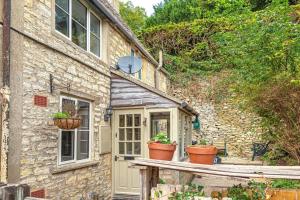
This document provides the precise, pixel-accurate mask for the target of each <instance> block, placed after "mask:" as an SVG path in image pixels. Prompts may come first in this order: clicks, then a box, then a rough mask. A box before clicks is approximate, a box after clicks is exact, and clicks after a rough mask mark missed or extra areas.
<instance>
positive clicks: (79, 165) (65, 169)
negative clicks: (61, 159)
mask: <svg viewBox="0 0 300 200" xmlns="http://www.w3.org/2000/svg"><path fill="white" fill-rule="evenodd" d="M98 164H99V161H89V162H85V163H76V164H68V165H66V166H62V167H57V168H54V169H51V170H50V172H51V174H59V173H63V172H68V171H73V170H76V169H81V168H86V167H90V166H94V165H98Z"/></svg>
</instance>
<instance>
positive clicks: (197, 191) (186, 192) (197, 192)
mask: <svg viewBox="0 0 300 200" xmlns="http://www.w3.org/2000/svg"><path fill="white" fill-rule="evenodd" d="M204 195H205V194H204V191H203V186H201V185H196V184H191V185H190V186H189V187H188V188H187V189H185V187H182V191H180V192H175V193H173V194H172V196H171V197H169V200H182V199H193V197H203V196H204Z"/></svg>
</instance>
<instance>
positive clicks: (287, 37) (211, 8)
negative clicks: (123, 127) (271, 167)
mask: <svg viewBox="0 0 300 200" xmlns="http://www.w3.org/2000/svg"><path fill="white" fill-rule="evenodd" d="M203 2H204V3H203ZM250 2H251V1H250ZM260 2H262V1H260ZM144 24H145V25H143V29H140V30H136V32H137V33H138V35H139V37H140V39H141V40H142V41H143V42H144V44H145V46H147V47H148V48H149V50H150V51H151V52H152V53H153V54H154V55H157V50H159V49H162V50H163V51H164V54H165V56H164V58H165V61H164V66H165V68H166V69H167V70H168V71H169V72H170V74H171V78H172V80H173V84H174V85H175V88H176V90H173V93H174V94H177V95H179V96H180V94H182V93H185V94H186V95H184V97H185V98H187V100H188V101H190V102H191V103H192V104H194V105H199V109H200V110H201V109H204V110H202V113H206V114H205V115H202V116H201V117H202V118H203V120H202V121H204V122H205V123H206V124H210V125H211V123H214V125H212V126H214V128H215V123H217V124H218V121H220V123H219V124H221V125H219V129H218V130H217V131H211V130H210V129H205V127H203V129H204V130H205V131H206V133H207V134H202V135H204V136H205V135H206V136H207V135H211V134H214V133H215V132H224V130H225V131H226V129H230V130H227V132H229V133H228V135H229V136H231V135H233V134H234V133H233V132H235V131H236V132H237V133H238V134H236V135H237V136H236V137H235V141H236V143H238V146H239V147H237V148H240V147H242V146H243V141H245V140H249V142H248V146H249V148H250V146H251V144H252V142H253V141H254V140H255V139H256V136H258V135H259V136H260V137H261V139H260V140H263V141H265V142H267V141H271V144H272V145H271V151H270V152H269V153H268V154H267V156H266V158H267V159H268V160H269V161H271V162H273V163H274V164H276V163H278V162H281V163H282V162H283V163H284V164H293V163H300V135H299V133H300V74H299V69H300V6H299V5H297V1H286V2H285V1H275V0H274V1H273V2H271V1H268V2H266V3H265V4H264V5H261V4H259V3H255V2H254V3H253V1H252V3H250V4H249V3H248V2H246V1H244V0H239V1H234V3H231V1H218V0H215V1H213V0H211V1H196V0H185V1H183V0H165V2H164V3H163V4H160V5H158V6H156V8H155V13H154V15H153V16H151V17H149V18H148V19H146V21H145V23H144ZM187 86H188V87H187ZM178 88H179V90H180V91H178ZM204 102H206V103H207V104H205V103H204ZM204 105H206V107H205V106H204ZM207 105H213V108H214V109H215V110H219V111H218V112H217V113H216V115H217V116H218V118H220V117H221V118H222V119H221V120H217V119H213V120H209V119H207V118H209V117H207V116H208V115H211V113H212V112H211V111H208V110H207V109H206V108H207ZM241 113H242V114H241ZM246 113H250V114H246ZM224 115H225V117H224ZM241 115H244V118H246V119H243V120H242V121H240V117H241ZM222 116H223V117H222ZM210 117H211V116H210ZM237 118H238V119H237ZM257 119H259V120H257ZM252 121H255V123H254V126H253V125H252ZM258 121H259V122H258ZM250 122H251V123H250ZM205 123H204V124H205ZM249 123H250V125H247V124H249ZM220 126H221V128H220ZM240 128H241V129H243V130H240ZM232 130H233V131H232ZM253 132H255V133H253ZM210 133H211V134H210ZM249 134H250V135H251V136H247V137H246V136H245V138H244V136H243V135H249ZM228 135H227V137H228ZM253 135H254V136H253ZM206 136H205V137H206ZM239 137H240V139H241V140H242V141H240V142H238V140H239V139H237V138H239ZM232 148H235V147H232ZM249 148H248V149H249ZM237 151H238V150H237ZM248 153H249V152H248ZM243 154H244V152H242V153H241V154H240V155H239V156H243ZM287 155H288V156H287Z"/></svg>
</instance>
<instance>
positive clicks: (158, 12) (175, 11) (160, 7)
mask: <svg viewBox="0 0 300 200" xmlns="http://www.w3.org/2000/svg"><path fill="white" fill-rule="evenodd" d="M248 8H249V5H248V3H247V1H245V0H235V1H231V0H164V2H161V3H159V4H157V5H156V6H154V11H155V12H154V14H153V15H152V16H150V17H149V18H148V19H147V20H146V26H147V27H151V26H156V25H161V24H169V23H179V22H185V21H192V20H195V19H202V18H212V17H217V16H221V15H229V14H231V15H232V14H235V13H241V12H244V11H246V10H248Z"/></svg>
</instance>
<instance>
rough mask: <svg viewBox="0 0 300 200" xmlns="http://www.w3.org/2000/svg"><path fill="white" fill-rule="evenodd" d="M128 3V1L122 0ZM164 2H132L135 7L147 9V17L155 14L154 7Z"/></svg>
mask: <svg viewBox="0 0 300 200" xmlns="http://www.w3.org/2000/svg"><path fill="white" fill-rule="evenodd" d="M121 1H123V2H126V1H127V0H121ZM161 1H162V0H131V2H132V3H133V5H135V6H140V7H143V8H145V9H146V12H147V15H148V16H150V15H151V14H153V5H155V4H158V3H160V2H161Z"/></svg>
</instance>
